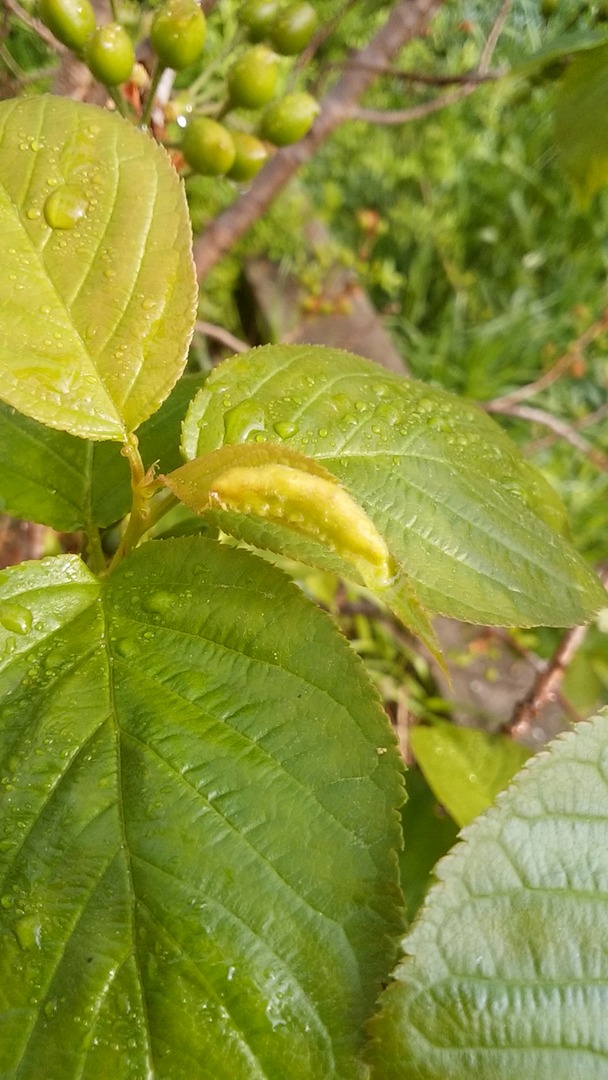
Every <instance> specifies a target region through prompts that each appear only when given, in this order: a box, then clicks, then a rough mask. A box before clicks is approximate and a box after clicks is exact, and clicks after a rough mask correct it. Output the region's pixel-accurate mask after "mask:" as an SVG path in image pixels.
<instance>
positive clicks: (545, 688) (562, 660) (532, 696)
mask: <svg viewBox="0 0 608 1080" xmlns="http://www.w3.org/2000/svg"><path fill="white" fill-rule="evenodd" d="M599 578H600V581H601V582H602V584H603V585H607V584H608V567H606V566H604V567H603V568H602V569H601V570H600V573H599ZM588 629H589V627H588V626H574V627H572V629H571V630H568V631H567V632H566V633H565V634H564V636H563V637H562V640H561V641H560V643H559V645H558V646H557V648H556V650H555V652H554V653H553V656H552V657H551V659H550V660H549V661H548V663H547V665H546V667H545V668H544V670H543V671H542V672H541V673H540V674H539V675H538V677H537V679H536V680H535V682H534V685H533V687H532V689H531V690H530V693H529V694H528V695H527V697H525V698H524V700H523V701H521V702H520V703H519V705H518V706H517V707H516V709H515V712H514V713H513V716H512V718H511V720H510V722H509V725H508V729H507V730H508V731H509V732H510V734H511V735H513V736H514V737H516V738H522V737H525V736H526V735H528V734H529V732H530V728H531V726H532V724H533V723H534V721H535V720H536V718H537V717H538V715H539V713H540V712H541V710H542V709H543V708H544V707H545V705H547V704H548V703H549V702H550V701H554V700H555V698H556V697H557V696H558V693H559V689H560V686H561V684H562V681H563V678H564V675H565V674H566V671H567V669H568V666H569V664H571V663H572V660H573V658H574V656H575V654H576V653H577V652H578V650H579V649H580V647H581V645H582V644H583V641H584V640H585V637H586V635H587V631H588Z"/></svg>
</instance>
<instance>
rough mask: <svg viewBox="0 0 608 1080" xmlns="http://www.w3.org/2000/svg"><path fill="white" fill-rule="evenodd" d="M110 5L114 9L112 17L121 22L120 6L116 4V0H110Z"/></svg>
mask: <svg viewBox="0 0 608 1080" xmlns="http://www.w3.org/2000/svg"><path fill="white" fill-rule="evenodd" d="M110 7H111V9H112V18H113V20H114V22H120V19H119V18H118V7H117V4H116V0H110Z"/></svg>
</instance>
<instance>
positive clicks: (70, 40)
mask: <svg viewBox="0 0 608 1080" xmlns="http://www.w3.org/2000/svg"><path fill="white" fill-rule="evenodd" d="M38 14H39V16H40V19H41V21H42V22H43V23H44V25H45V26H48V28H49V30H50V31H51V33H53V34H54V35H55V37H56V38H57V41H60V42H61V43H62V45H67V47H68V49H73V50H74V52H80V50H81V49H82V48H83V47H84V45H85V44H86V42H87V41H88V40H89V38H90V36H91V34H92V33H93V31H94V30H95V12H94V11H93V6H92V4H90V3H89V0H38Z"/></svg>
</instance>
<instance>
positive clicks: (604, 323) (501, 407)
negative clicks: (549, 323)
mask: <svg viewBox="0 0 608 1080" xmlns="http://www.w3.org/2000/svg"><path fill="white" fill-rule="evenodd" d="M606 329H608V308H607V309H606V310H604V311H603V312H602V314H601V315H600V316H599V318H597V319H596V320H595V322H593V323H592V324H591V326H588V327H587V329H586V330H584V331H583V333H582V334H580V335H579V337H577V338H576V340H575V341H573V342H571V344H570V345H569V346H568V348H567V349H566V351H565V352H564V353H563V354H562V355H561V356H559V357H558V358H557V360H556V361H555V363H554V364H552V365H551V367H550V368H549V369H548V370H547V371H545V372H544V373H543V374H542V375H540V376H539V378H538V379H535V380H534V382H531V383H526V385H525V386H520V387H518V388H517V390H512V391H511V393H510V394H503V396H502V397H497V398H493V399H492V401H489V402H487V404H486V405H485V406H484V407H485V408H486V409H487V411H488V412H508V411H509V409H510V408H511V406H512V405H517V404H518V403H519V402H520V401H525V400H526V399H527V398H530V397H534V395H535V394H539V393H540V391H541V390H546V389H547V387H548V386H552V385H553V383H555V382H557V381H558V379H561V377H562V375H565V374H566V372H567V371H569V370H570V368H571V367H572V364H573V363H574V362H575V360H579V359H580V358H581V355H582V353H583V350H584V349H586V347H587V345H590V344H591V342H592V341H595V339H596V338H597V337H599V335H600V334H602V333H603V332H604V331H605V330H606Z"/></svg>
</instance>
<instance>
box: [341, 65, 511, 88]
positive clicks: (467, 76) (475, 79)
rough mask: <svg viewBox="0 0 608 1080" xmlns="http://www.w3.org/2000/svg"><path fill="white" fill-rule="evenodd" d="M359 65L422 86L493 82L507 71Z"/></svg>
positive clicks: (499, 69)
mask: <svg viewBox="0 0 608 1080" xmlns="http://www.w3.org/2000/svg"><path fill="white" fill-rule="evenodd" d="M344 64H345V61H342V62H341V63H334V64H328V65H327V68H340V69H342V68H343V67H344ZM359 66H360V67H366V68H368V69H369V70H370V71H374V72H375V73H376V75H389V76H390V77H391V78H392V79H400V80H401V81H402V82H409V83H421V85H423V86H455V85H456V86H461V85H462V84H463V83H475V84H478V83H484V82H494V81H495V80H496V79H500V78H502V76H503V75H506V74H507V71H508V68H497V69H496V71H487V72H486V73H485V74H480V72H479V70H475V71H467V72H465V73H464V74H462V75H429V74H428V73H424V72H422V71H404V70H402V69H401V68H396V67H392V66H391V65H390V64H376V65H375V66H374V67H372V66H371V65H370V64H359Z"/></svg>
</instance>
